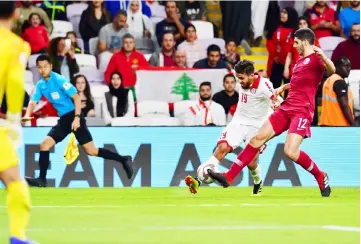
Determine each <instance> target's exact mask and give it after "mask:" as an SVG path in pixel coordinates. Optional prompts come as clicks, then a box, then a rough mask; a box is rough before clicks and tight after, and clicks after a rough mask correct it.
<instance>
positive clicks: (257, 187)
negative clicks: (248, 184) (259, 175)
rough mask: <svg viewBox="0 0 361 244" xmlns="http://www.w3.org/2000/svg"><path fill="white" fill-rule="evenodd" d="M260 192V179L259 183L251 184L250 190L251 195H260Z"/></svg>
mask: <svg viewBox="0 0 361 244" xmlns="http://www.w3.org/2000/svg"><path fill="white" fill-rule="evenodd" d="M261 193H262V181H261V182H260V183H259V184H253V191H252V195H253V196H254V195H257V196H259V195H261Z"/></svg>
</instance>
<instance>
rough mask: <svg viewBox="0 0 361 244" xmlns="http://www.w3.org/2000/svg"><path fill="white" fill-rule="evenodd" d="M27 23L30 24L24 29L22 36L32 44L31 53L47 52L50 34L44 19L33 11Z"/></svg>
mask: <svg viewBox="0 0 361 244" xmlns="http://www.w3.org/2000/svg"><path fill="white" fill-rule="evenodd" d="M26 25H30V26H29V27H27V28H26V29H25V30H24V32H23V34H22V38H23V39H24V40H25V41H27V42H28V43H29V44H30V47H31V54H36V53H46V48H47V46H48V44H49V34H48V31H47V30H46V27H45V25H44V22H43V20H42V19H41V18H40V16H39V15H38V14H36V13H32V14H30V16H29V19H28V23H27V24H26Z"/></svg>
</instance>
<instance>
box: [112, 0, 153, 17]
mask: <svg viewBox="0 0 361 244" xmlns="http://www.w3.org/2000/svg"><path fill="white" fill-rule="evenodd" d="M130 2H131V1H129V0H118V1H105V8H106V9H107V10H108V11H109V13H110V14H111V17H112V19H114V18H115V16H116V15H117V13H118V12H119V10H124V11H127V9H128V6H129V4H130ZM141 3H142V13H143V14H144V15H146V16H148V17H149V18H150V17H152V11H151V10H150V7H149V6H148V5H147V3H146V2H145V1H144V0H143V1H141Z"/></svg>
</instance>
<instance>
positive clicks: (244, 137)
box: [217, 122, 259, 151]
mask: <svg viewBox="0 0 361 244" xmlns="http://www.w3.org/2000/svg"><path fill="white" fill-rule="evenodd" d="M258 131H259V128H257V127H254V126H251V125H240V124H238V123H234V122H231V123H229V124H228V125H227V127H226V128H224V130H223V131H222V133H221V136H220V138H219V140H218V142H217V145H218V144H220V143H222V142H225V143H227V145H228V146H229V147H230V149H231V151H233V150H234V149H235V148H237V147H239V146H240V145H241V144H242V143H245V144H247V143H248V142H249V141H250V140H251V139H252V137H254V136H255V135H256V134H257V132H258Z"/></svg>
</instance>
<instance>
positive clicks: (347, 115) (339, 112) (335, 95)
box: [319, 57, 356, 126]
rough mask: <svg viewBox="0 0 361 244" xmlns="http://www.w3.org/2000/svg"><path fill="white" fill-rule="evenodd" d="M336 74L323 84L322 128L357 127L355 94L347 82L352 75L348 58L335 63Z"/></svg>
mask: <svg viewBox="0 0 361 244" xmlns="http://www.w3.org/2000/svg"><path fill="white" fill-rule="evenodd" d="M335 67H336V72H335V73H334V74H332V75H331V76H330V77H329V78H328V79H327V80H326V81H325V83H324V84H323V89H322V90H323V92H322V107H321V108H322V110H321V117H320V122H319V125H321V126H355V125H356V122H355V115H354V110H353V100H354V98H353V94H352V91H351V89H349V86H348V85H347V83H346V82H345V78H347V77H348V76H349V75H350V71H351V63H350V60H349V59H348V58H346V57H340V58H338V59H337V60H336V62H335Z"/></svg>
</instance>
